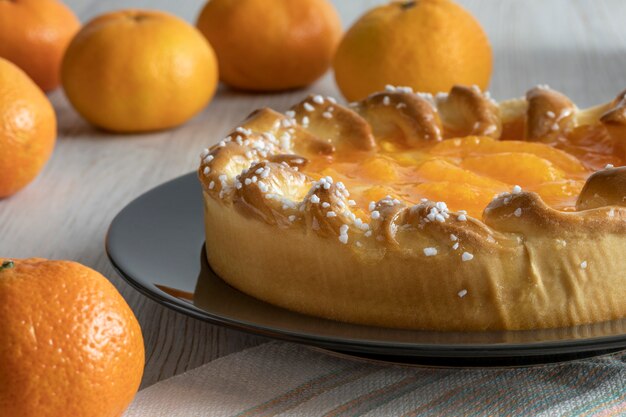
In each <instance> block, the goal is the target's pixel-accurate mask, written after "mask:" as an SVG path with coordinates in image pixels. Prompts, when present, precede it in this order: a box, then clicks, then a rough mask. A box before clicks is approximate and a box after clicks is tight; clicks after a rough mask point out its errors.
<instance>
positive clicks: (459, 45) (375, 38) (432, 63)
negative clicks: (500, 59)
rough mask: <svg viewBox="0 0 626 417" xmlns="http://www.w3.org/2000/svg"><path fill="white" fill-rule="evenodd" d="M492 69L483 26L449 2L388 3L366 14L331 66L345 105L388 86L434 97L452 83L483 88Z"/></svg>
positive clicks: (356, 23)
mask: <svg viewBox="0 0 626 417" xmlns="http://www.w3.org/2000/svg"><path fill="white" fill-rule="evenodd" d="M492 66H493V65H492V53H491V46H490V45H489V40H488V39H487V36H486V34H485V32H484V31H483V29H482V27H481V26H480V24H479V23H478V22H477V21H476V19H474V17H473V16H472V15H471V14H469V13H468V12H467V11H466V10H464V9H463V8H462V7H461V6H459V5H458V4H456V3H454V2H453V1H450V0H419V1H418V0H405V1H392V2H390V3H389V4H386V5H382V6H379V7H376V8H374V9H372V10H370V11H369V12H367V13H366V14H365V15H363V16H362V17H361V18H359V19H358V20H357V21H356V22H355V23H354V25H353V26H352V27H351V28H350V29H349V30H348V32H347V33H346V34H345V36H344V38H343V39H342V41H341V44H340V45H339V48H338V50H337V54H336V56H335V59H334V62H333V68H334V70H335V80H336V81H337V86H338V87H339V89H340V90H341V92H342V94H343V95H344V96H345V97H346V98H347V99H348V100H350V101H354V100H360V99H363V98H365V97H367V96H368V95H369V94H371V93H374V92H376V91H381V90H383V89H384V88H385V85H387V84H391V85H396V86H409V87H412V88H413V89H414V90H416V91H420V92H428V93H433V94H434V93H438V92H441V91H443V92H447V91H449V90H450V88H451V87H452V86H453V85H454V84H464V85H473V84H475V85H477V86H479V87H480V88H481V89H483V90H485V89H487V87H488V85H489V79H490V77H491V70H492Z"/></svg>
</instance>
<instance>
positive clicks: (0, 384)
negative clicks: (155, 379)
mask: <svg viewBox="0 0 626 417" xmlns="http://www.w3.org/2000/svg"><path fill="white" fill-rule="evenodd" d="M0 323H2V326H0V369H1V370H2V372H0V414H2V415H3V416H20V417H31V416H32V417H35V416H36V417H48V416H50V417H59V416H81V417H116V416H120V415H122V413H123V412H124V410H125V409H126V407H127V406H128V405H129V404H130V402H131V400H132V399H133V397H134V395H135V393H136V392H137V388H138V387H139V383H140V381H141V377H142V374H143V366H144V347H143V338H142V335H141V329H140V328H139V324H138V323H137V320H136V319H135V316H134V315H133V312H132V311H131V309H130V308H129V307H128V304H126V302H125V301H124V299H123V298H122V296H121V295H120V294H119V293H118V292H117V290H116V289H115V287H113V285H111V283H110V282H109V281H107V279H106V278H104V277H103V276H102V275H100V274H99V273H98V272H96V271H94V270H92V269H90V268H87V267H86V266H83V265H80V264H78V263H76V262H69V261H49V260H46V259H36V258H32V259H24V260H8V259H2V258H0Z"/></svg>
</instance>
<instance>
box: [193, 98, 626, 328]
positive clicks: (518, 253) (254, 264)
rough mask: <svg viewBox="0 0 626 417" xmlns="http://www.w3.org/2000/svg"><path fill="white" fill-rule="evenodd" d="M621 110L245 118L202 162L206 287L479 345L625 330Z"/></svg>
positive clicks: (423, 105)
mask: <svg viewBox="0 0 626 417" xmlns="http://www.w3.org/2000/svg"><path fill="white" fill-rule="evenodd" d="M625 159H626V100H625V99H624V93H622V94H620V95H619V96H618V97H617V98H616V99H615V100H613V101H612V102H610V103H607V104H604V105H601V106H597V107H594V108H590V109H585V110H580V109H578V108H577V107H576V105H575V104H574V103H572V102H571V101H570V100H569V99H568V98H567V97H566V96H564V95H563V94H561V93H558V92H556V91H554V90H551V89H549V88H548V87H544V86H539V87H535V88H533V89H531V90H530V91H528V93H527V94H526V97H525V98H520V99H514V100H508V101H504V102H501V103H496V102H495V101H493V100H492V99H490V98H489V96H488V94H486V93H482V92H481V91H480V90H478V89H477V88H475V87H472V88H469V87H462V86H456V87H454V88H453V89H452V90H451V91H450V92H449V93H448V94H440V95H437V96H436V97H432V96H430V95H425V94H419V93H413V92H412V91H411V90H410V89H409V88H403V87H391V86H390V87H388V88H387V91H385V92H381V93H377V94H374V95H372V96H370V97H368V98H367V99H366V100H364V101H361V102H356V103H351V104H350V105H349V106H342V105H340V104H338V103H337V102H336V101H335V100H333V99H332V98H328V97H322V96H319V95H316V96H310V97H308V98H307V99H305V100H304V101H302V102H301V103H299V104H297V105H295V106H294V107H292V108H291V110H289V111H287V112H285V113H284V114H281V113H278V112H276V111H273V110H271V109H268V108H264V109H261V110H258V111H256V112H254V113H252V114H251V115H250V116H249V117H248V118H247V119H246V120H245V121H244V122H243V123H242V125H241V126H240V127H237V128H236V129H235V130H234V131H233V132H232V133H231V134H230V135H228V137H227V138H225V139H224V140H222V141H221V142H219V144H217V145H215V146H213V147H212V148H210V149H205V150H204V151H203V152H202V155H201V165H200V167H199V170H198V175H199V178H200V181H201V183H202V187H203V193H204V207H205V227H206V253H207V257H208V260H209V262H210V264H211V266H212V267H213V269H214V270H215V272H216V273H217V274H219V275H220V276H221V277H222V278H223V279H224V280H225V281H226V282H228V283H229V284H231V285H232V286H234V287H235V288H237V289H239V290H241V291H243V292H245V293H247V294H250V295H252V296H254V297H256V298H259V299H261V300H264V301H266V302H269V303H271V304H275V305H278V306H281V307H284V308H287V309H290V310H294V311H297V312H301V313H305V314H310V315H315V316H320V317H325V318H329V319H334V320H340V321H346V322H352V323H360V324H366V325H377V326H385V327H397V328H410V329H430V330H460V331H480V330H496V329H534V328H548V327H561V326H572V325H577V324H583V323H591V322H599V321H606V320H612V319H617V318H621V317H626V291H625V290H624V288H625V284H626V256H624V254H625V253H626V167H623V166H622V165H624V160H625Z"/></svg>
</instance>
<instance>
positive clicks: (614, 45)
mask: <svg viewBox="0 0 626 417" xmlns="http://www.w3.org/2000/svg"><path fill="white" fill-rule="evenodd" d="M294 1H295V0H294ZM203 2H204V0H185V1H176V2H174V1H168V0H67V3H68V4H69V5H70V6H71V7H72V9H73V10H74V11H75V12H76V13H77V14H78V16H79V17H80V18H81V21H83V22H85V21H87V20H88V19H90V18H91V17H93V16H95V15H98V14H100V13H103V12H105V11H109V10H115V9H120V8H125V7H129V5H130V6H133V7H139V8H158V9H162V10H167V11H170V12H173V13H175V14H177V15H179V16H181V17H183V18H185V19H187V20H188V21H191V22H194V21H195V17H196V15H197V13H198V12H199V10H200V8H201V6H202V4H203ZM267 2H268V4H269V3H270V0H268V1H267ZM383 2H384V0H378V1H375V0H335V4H336V6H337V8H338V10H339V12H340V14H341V17H342V20H343V23H344V25H345V26H347V25H349V24H350V23H351V22H352V21H354V19H355V18H356V17H357V16H358V15H360V14H361V13H363V12H364V11H365V10H367V9H368V8H369V7H371V6H373V5H374V4H378V3H383ZM461 3H462V4H464V5H465V6H466V7H467V8H468V9H469V10H471V11H472V12H473V13H474V15H475V16H476V17H477V18H478V19H479V20H480V21H481V23H482V24H483V26H484V27H485V29H486V31H487V33H488V35H489V37H490V39H491V42H492V45H493V49H494V53H495V71H494V76H493V81H492V88H491V91H492V95H493V96H494V97H495V98H496V99H505V98H509V97H512V96H520V95H522V94H523V93H524V92H525V91H526V90H527V89H528V88H530V87H531V86H534V85H536V84H539V83H541V84H549V85H550V86H552V87H553V88H556V89H559V90H561V91H563V92H564V93H566V94H567V95H568V96H570V97H571V98H573V99H574V100H575V101H576V102H577V103H578V104H579V105H581V106H589V105H592V104H595V103H600V102H604V101H608V100H610V99H612V98H613V97H614V96H615V95H616V94H617V93H618V92H619V91H620V90H622V89H624V88H626V30H624V29H623V28H624V27H625V26H624V21H626V2H625V1H622V0H525V1H516V0H501V1H497V0H463V1H461ZM406 70H407V71H410V70H411V69H410V68H407V69H406ZM309 91H316V92H319V93H321V94H325V95H333V96H337V97H338V96H339V93H338V92H337V89H336V87H335V85H334V82H333V79H332V76H331V75H330V74H327V76H326V77H324V78H323V79H322V80H320V81H319V82H318V83H316V84H315V85H313V86H311V87H310V89H308V90H302V91H293V92H288V93H284V94H274V95H248V94H243V93H239V92H233V91H229V90H228V89H226V88H220V90H219V92H218V94H217V96H216V97H215V99H214V100H213V102H212V103H211V104H210V106H209V107H207V108H206V109H205V110H204V111H203V112H202V113H201V114H200V115H199V116H197V117H196V118H195V119H193V120H191V121H190V122H189V123H187V124H186V125H184V126H181V127H179V128H177V129H173V130H169V131H166V132H159V133H154V134H145V135H126V136H119V135H118V136H115V135H110V134H108V133H104V132H102V131H99V130H97V129H94V128H93V127H91V126H90V125H88V124H87V123H86V122H85V121H83V120H81V118H80V117H79V116H78V115H77V114H76V112H75V111H74V110H73V109H72V108H71V107H70V106H69V104H68V102H67V100H66V99H65V98H64V96H63V93H62V91H61V90H57V91H55V92H53V93H52V94H50V99H51V101H52V103H53V104H54V106H55V109H56V111H57V115H58V121H59V137H58V142H57V146H56V149H55V152H54V155H53V157H52V159H51V161H50V162H49V163H48V165H47V166H46V168H45V170H44V171H43V173H42V174H41V175H40V176H39V178H38V179H37V180H36V181H35V182H34V183H33V184H31V185H30V186H29V187H28V188H27V189H25V190H24V191H22V192H21V193H19V194H17V195H15V196H13V197H11V198H9V199H5V200H0V255H2V256H5V257H15V258H24V257H32V256H37V257H45V258H54V259H71V260H76V261H78V262H81V263H83V264H85V265H88V266H90V267H93V268H95V269H97V270H98V271H100V272H102V273H103V274H104V275H105V276H107V277H108V278H109V279H111V281H112V282H113V283H114V284H115V285H116V286H117V288H118V289H119V290H120V291H121V292H122V294H123V295H124V297H125V298H126V300H128V302H129V303H130V305H131V306H132V308H133V310H134V311H135V313H136V314H137V316H138V318H139V321H140V322H141V325H142V328H143V333H144V337H145V342H146V360H147V364H146V370H145V377H144V381H143V386H144V387H145V386H147V385H150V384H153V383H155V382H156V381H158V380H161V379H164V378H167V377H169V376H172V375H174V374H177V373H181V372H183V371H185V370H187V369H191V368H194V367H197V366H199V365H201V364H203V363H205V362H208V361H210V360H213V359H215V358H217V357H220V356H223V355H226V354H228V353H231V352H236V351H239V350H241V349H244V348H246V347H249V346H254V345H257V344H259V343H262V342H263V341H264V339H262V338H260V337H256V336H251V335H246V334H244V333H240V332H236V331H232V330H227V329H224V328H220V327H216V326H212V325H209V324H206V323H203V322H200V321H197V320H194V319H190V318H187V317H186V316H183V315H180V314H178V313H174V312H172V311H170V310H168V309H166V308H164V307H161V306H160V305H158V304H156V303H154V302H152V301H151V300H148V299H147V298H145V297H144V296H142V295H140V294H139V293H137V292H136V291H135V290H133V289H132V288H130V287H129V286H128V285H127V284H126V283H124V282H123V281H122V280H121V279H120V278H119V277H118V276H117V275H116V274H115V272H114V271H113V268H112V267H111V265H110V264H109V262H108V260H107V258H106V255H105V253H104V237H105V233H106V230H107V228H108V225H109V223H110V222H111V220H112V218H113V217H114V215H115V214H116V213H117V212H118V211H119V210H120V209H122V208H123V207H124V206H125V205H126V204H127V203H128V202H130V201H131V200H132V199H134V198H135V197H136V196H138V195H139V194H141V193H143V192H144V191H147V190H148V189H150V188H152V187H154V186H156V185H158V184H160V183H162V182H164V181H166V180H168V179H171V178H174V177H176V176H178V175H181V174H184V173H187V172H189V171H191V170H194V169H195V168H196V164H197V163H198V154H199V152H200V150H201V149H202V148H204V147H206V146H207V145H210V144H212V143H214V142H216V141H217V140H218V139H219V138H220V137H221V136H223V134H225V133H226V131H227V130H229V128H232V127H233V126H235V125H236V124H237V123H238V122H239V121H240V120H241V119H243V118H244V117H245V116H246V115H247V114H248V113H249V112H250V111H252V110H254V109H255V108H258V107H261V106H270V107H274V108H276V109H277V110H285V109H286V108H287V107H288V106H289V105H290V104H293V103H295V102H296V101H298V100H299V99H300V98H301V97H303V96H304V95H305V94H307V93H308V92H309ZM198 227H201V225H198Z"/></svg>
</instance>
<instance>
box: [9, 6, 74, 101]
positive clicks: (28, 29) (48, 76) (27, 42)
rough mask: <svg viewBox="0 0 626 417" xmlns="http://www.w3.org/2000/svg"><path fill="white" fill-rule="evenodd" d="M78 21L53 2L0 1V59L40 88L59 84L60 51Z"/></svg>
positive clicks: (61, 56)
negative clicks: (15, 66)
mask: <svg viewBox="0 0 626 417" xmlns="http://www.w3.org/2000/svg"><path fill="white" fill-rule="evenodd" d="M79 28H80V22H79V21H78V19H77V18H76V16H75V15H74V13H72V11H71V10H70V9H68V8H67V7H66V6H65V5H64V4H63V3H61V2H59V1H57V0H11V1H0V57H2V58H6V59H8V60H9V61H11V62H13V63H14V64H16V65H17V66H19V67H20V68H22V69H23V70H24V71H25V72H26V73H27V74H28V75H29V76H30V78H32V79H33V80H34V81H35V82H36V83H37V85H38V86H39V87H41V89H43V90H44V91H49V90H52V89H54V88H56V87H57V86H58V85H59V72H60V70H61V59H62V58H63V52H65V48H66V47H67V45H68V44H69V42H70V40H71V39H72V36H74V34H75V33H76V32H77V31H78V29H79Z"/></svg>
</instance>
